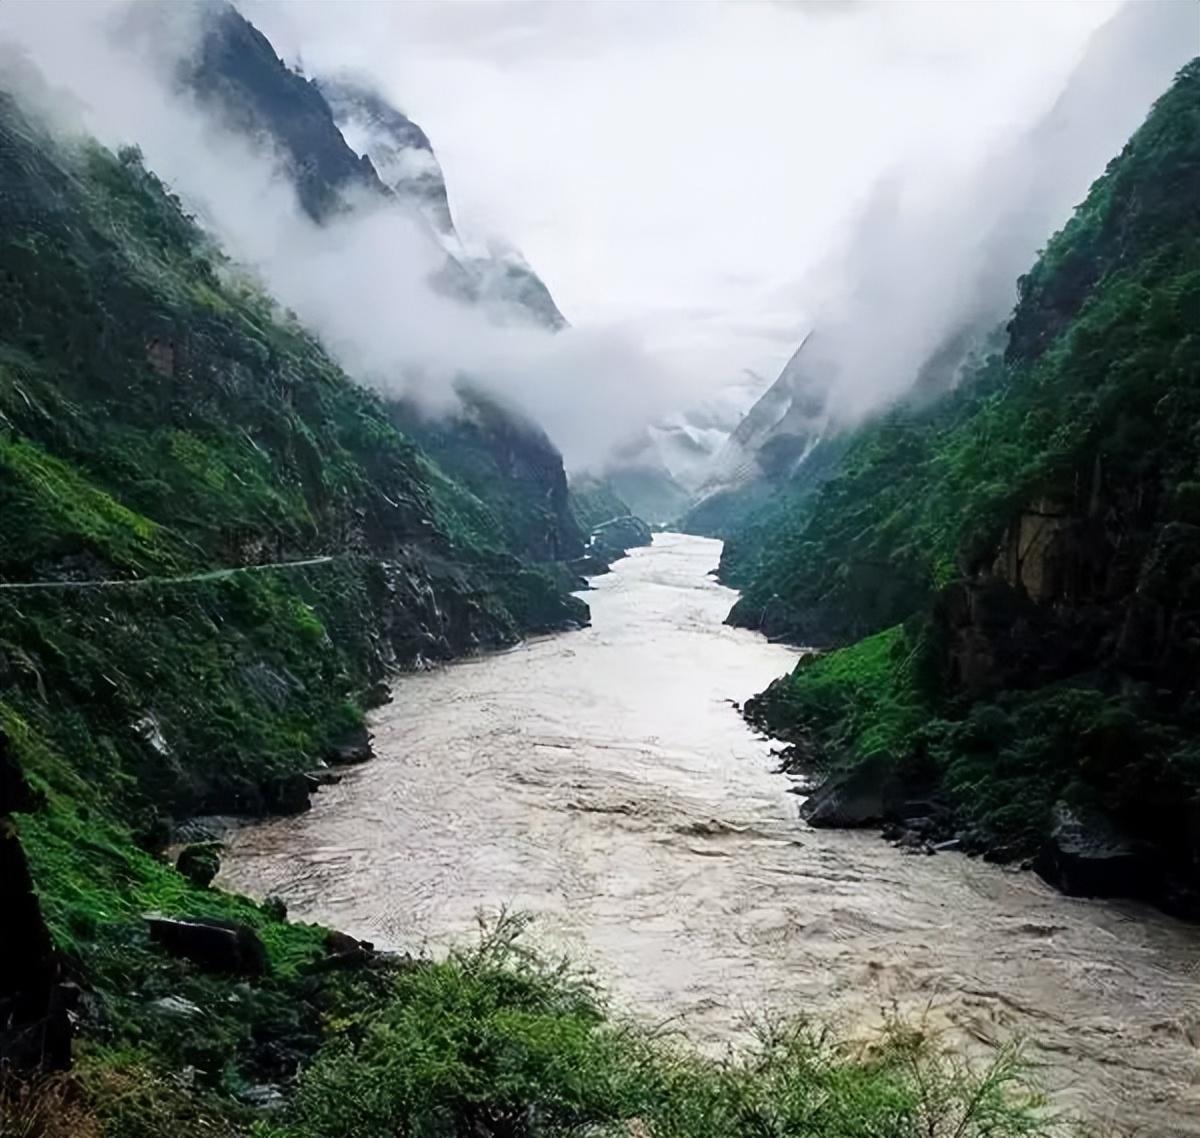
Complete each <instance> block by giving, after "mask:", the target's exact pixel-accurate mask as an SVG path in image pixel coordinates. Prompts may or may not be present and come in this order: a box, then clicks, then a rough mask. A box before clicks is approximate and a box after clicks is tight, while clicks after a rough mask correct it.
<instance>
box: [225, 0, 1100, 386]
mask: <svg viewBox="0 0 1200 1138" xmlns="http://www.w3.org/2000/svg"><path fill="white" fill-rule="evenodd" d="M240 6H241V7H242V9H243V10H244V11H245V12H246V14H247V15H248V16H249V17H250V18H251V19H253V20H254V21H255V22H256V23H257V24H258V25H259V26H260V27H262V28H263V30H264V31H265V32H267V34H268V35H269V36H270V37H271V39H272V41H273V42H274V44H275V46H276V48H277V50H279V51H280V52H281V54H283V55H284V57H285V59H287V61H288V62H295V61H297V60H300V61H302V62H303V65H304V67H305V69H306V70H307V71H308V72H309V73H311V74H317V75H319V74H321V73H323V72H328V71H330V70H333V69H337V68H343V67H349V68H359V69H365V70H367V71H369V72H370V73H371V74H372V75H373V76H374V77H375V78H376V79H377V80H378V81H379V82H380V83H381V84H383V85H384V86H385V88H386V91H387V93H388V94H389V95H390V96H391V97H392V98H393V99H394V100H395V101H396V103H397V104H398V105H399V106H401V107H402V108H403V109H404V110H405V111H406V112H407V113H409V114H410V115H411V116H412V117H413V118H414V119H415V120H416V121H417V122H419V123H420V124H421V125H422V126H423V127H424V128H425V129H426V131H427V132H428V133H429V135H430V136H431V138H432V140H433V144H434V147H435V149H436V151H437V153H438V155H439V157H440V159H441V161H442V164H443V166H444V168H445V171H446V176H447V181H448V183H449V190H450V196H451V201H452V205H453V208H454V211H455V214H456V218H457V220H458V223H459V226H460V228H461V229H462V230H463V231H464V232H465V234H466V235H467V236H468V237H469V238H470V237H473V238H475V239H477V240H483V239H487V238H500V239H506V240H508V241H510V242H511V243H513V244H514V245H516V246H517V247H518V248H520V249H521V250H522V251H523V252H524V254H525V255H526V256H527V257H528V259H529V261H530V262H531V263H532V264H533V266H534V267H535V268H536V269H537V270H538V272H539V273H540V274H541V275H542V277H543V278H544V279H545V280H546V282H547V284H548V285H549V286H550V288H551V290H552V291H553V293H554V295H555V297H556V299H557V300H558V303H559V305H560V307H561V308H562V309H563V311H564V313H565V314H566V315H567V317H568V319H570V320H571V321H572V322H573V323H574V324H576V325H589V324H593V323H604V324H612V323H617V324H624V325H632V326H636V327H637V328H638V330H639V333H640V334H641V335H642V336H643V338H644V339H645V341H646V342H647V343H648V344H649V345H650V346H651V347H652V348H654V349H656V350H658V351H661V352H663V353H665V354H666V355H667V356H669V357H670V358H671V360H672V362H673V363H674V364H675V365H676V366H683V367H685V368H689V369H695V370H696V372H697V381H698V383H697V387H698V388H708V387H711V385H712V384H713V383H714V382H720V379H721V377H722V376H728V377H729V378H730V379H733V378H736V376H737V375H738V374H739V373H740V372H741V370H742V369H743V368H751V369H754V370H755V371H758V372H759V373H761V374H763V375H764V376H771V377H773V375H774V373H775V372H776V371H778V369H779V366H780V365H781V364H782V363H783V361H784V360H785V359H786V357H787V356H788V355H789V354H790V352H791V350H792V348H794V346H795V344H796V343H797V341H798V339H799V336H800V334H801V333H802V331H803V329H804V327H805V311H804V309H805V308H806V307H807V306H808V301H809V300H810V299H811V297H809V296H808V295H807V294H806V291H805V290H806V289H809V290H811V288H812V287H813V282H812V276H811V273H810V270H811V269H812V268H813V266H814V265H817V264H820V263H821V262H822V261H823V260H824V259H826V258H827V257H828V255H829V254H830V253H831V251H832V250H834V249H835V248H836V245H837V243H838V241H839V240H840V239H842V237H843V236H844V233H845V229H846V227H847V225H848V223H849V221H850V220H851V219H852V218H853V217H854V215H855V212H856V210H857V209H858V208H860V207H861V206H862V204H863V203H864V200H865V198H866V197H867V195H868V194H869V192H870V190H871V188H872V186H874V185H875V184H876V182H877V181H878V180H879V179H880V178H881V177H883V176H885V175H889V174H892V173H894V172H895V171H896V170H897V169H898V170H899V172H900V177H901V184H902V185H903V187H904V192H905V193H906V194H908V195H910V196H917V197H920V196H923V195H928V196H929V197H931V198H933V199H935V200H936V197H937V195H938V194H939V193H940V192H943V189H944V187H945V186H946V185H947V184H951V183H952V182H953V180H954V179H955V178H956V177H957V176H960V175H961V174H962V173H963V171H964V170H965V169H966V168H968V167H970V166H971V165H972V164H974V163H977V162H978V161H980V160H981V159H982V156H983V155H985V154H987V153H990V152H994V151H995V149H996V147H997V145H998V143H999V142H1000V141H1001V140H1002V139H1003V138H1004V137H1005V136H1006V135H1007V134H1009V133H1011V132H1013V131H1016V130H1019V129H1020V128H1021V127H1023V126H1027V125H1028V124H1029V123H1030V122H1031V121H1033V119H1034V118H1035V117H1036V116H1037V114H1038V113H1039V112H1041V111H1043V110H1044V109H1045V108H1046V107H1047V106H1048V104H1049V103H1050V102H1051V101H1052V100H1053V98H1054V96H1055V95H1056V93H1057V92H1058V90H1059V88H1060V87H1061V84H1062V82H1063V80H1064V78H1065V76H1066V74H1067V73H1068V71H1069V70H1070V68H1071V67H1072V65H1073V64H1074V63H1075V62H1076V61H1077V59H1078V58H1079V56H1080V55H1081V53H1082V51H1083V48H1084V44H1085V41H1086V39H1087V37H1088V35H1089V34H1090V33H1091V32H1092V31H1093V30H1094V28H1095V27H1096V26H1098V25H1099V24H1100V23H1102V22H1103V21H1104V20H1105V19H1106V18H1108V17H1109V16H1110V15H1111V14H1112V12H1113V11H1114V10H1115V7H1116V4H1115V3H1110V2H1107V0H1062V2H1055V0H1037V2H1034V0H1029V2H1019V0H1009V2H1001V3H987V2H983V0H972V2H959V3H954V2H950V0H945V2H940V3H939V2H933V0H927V2H917V3H902V2H886V3H868V2H835V0H830V2H827V3H804V2H798V3H770V2H763V3H753V2H751V3H736V4H722V3H685V2H675V3H662V4H658V3H653V2H649V0H638V2H587V0H574V2H570V0H566V2H557V3H530V2H513V3H506V2H499V0H489V2H484V3H469V2H458V3H423V2H421V0H407V2H404V3H394V4H388V3H372V2H367V3H358V2H355V0H336V2H334V0H326V2H323V0H243V2H242V3H241V4H240ZM1097 173H1099V171H1097ZM802 282H805V283H802ZM818 287H819V286H818Z"/></svg>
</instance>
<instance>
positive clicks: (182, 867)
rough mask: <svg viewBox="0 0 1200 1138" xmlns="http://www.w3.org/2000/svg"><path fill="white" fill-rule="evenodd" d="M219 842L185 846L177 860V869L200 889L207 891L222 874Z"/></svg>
mask: <svg viewBox="0 0 1200 1138" xmlns="http://www.w3.org/2000/svg"><path fill="white" fill-rule="evenodd" d="M220 850H221V845H220V843H219V842H196V843H193V844H192V845H190V846H184V847H183V849H182V850H180V852H179V857H178V858H176V859H175V868H176V869H177V870H178V871H179V872H180V873H182V874H183V876H184V877H186V878H187V879H188V880H189V881H190V882H191V883H192V884H193V885H195V886H196V887H197V888H198V889H207V888H208V887H209V886H210V885H211V884H212V880H213V878H214V877H216V876H217V874H218V873H220V872H221V854H220Z"/></svg>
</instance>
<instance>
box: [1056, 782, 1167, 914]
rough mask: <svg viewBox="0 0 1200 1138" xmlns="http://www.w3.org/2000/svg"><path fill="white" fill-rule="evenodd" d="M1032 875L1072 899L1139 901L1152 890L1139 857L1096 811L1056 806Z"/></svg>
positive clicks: (1070, 806)
mask: <svg viewBox="0 0 1200 1138" xmlns="http://www.w3.org/2000/svg"><path fill="white" fill-rule="evenodd" d="M1034 870H1035V871H1036V872H1037V874H1038V875H1039V876H1040V877H1042V878H1044V879H1045V880H1046V881H1048V882H1049V883H1050V884H1051V885H1053V886H1054V887H1055V888H1056V889H1060V890H1062V892H1064V893H1066V894H1067V895H1068V896H1071V897H1138V896H1146V895H1147V893H1150V892H1152V891H1153V889H1154V885H1155V882H1153V881H1151V880H1150V878H1151V877H1152V876H1154V875H1153V874H1152V873H1151V872H1150V870H1151V867H1150V866H1148V865H1147V864H1146V860H1145V858H1144V857H1143V856H1142V854H1141V852H1140V851H1139V850H1138V849H1137V847H1136V846H1134V845H1133V844H1132V843H1131V842H1130V841H1128V839H1126V838H1125V837H1124V836H1123V835H1122V834H1120V833H1119V832H1118V831H1117V829H1116V827H1114V826H1113V824H1112V822H1111V821H1109V819H1108V818H1106V817H1105V816H1104V815H1103V814H1101V813H1100V812H1099V811H1097V810H1092V809H1087V808H1084V807H1078V806H1072V805H1069V804H1068V803H1065V802H1058V803H1056V804H1055V807H1054V827H1053V829H1052V830H1051V832H1050V836H1049V838H1047V840H1046V842H1045V844H1044V845H1043V846H1042V849H1041V851H1040V852H1039V854H1038V856H1037V858H1036V859H1035V861H1034Z"/></svg>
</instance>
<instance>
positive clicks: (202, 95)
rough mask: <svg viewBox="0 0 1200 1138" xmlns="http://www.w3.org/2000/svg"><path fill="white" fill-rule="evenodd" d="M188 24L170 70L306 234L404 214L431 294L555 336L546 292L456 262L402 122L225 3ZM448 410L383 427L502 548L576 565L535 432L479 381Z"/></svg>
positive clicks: (413, 128) (446, 222)
mask: <svg viewBox="0 0 1200 1138" xmlns="http://www.w3.org/2000/svg"><path fill="white" fill-rule="evenodd" d="M163 8H164V6H150V9H149V11H148V15H147V18H148V19H149V20H150V21H151V27H152V29H155V28H158V27H159V25H160V24H161V23H162V21H167V22H168V27H169V26H170V25H169V21H170V20H172V19H174V18H177V17H176V16H175V15H174V14H173V13H171V12H169V11H166V12H164V10H163ZM198 15H199V32H200V34H199V36H198V50H196V51H195V52H194V53H193V54H191V55H188V56H186V57H185V59H184V61H183V62H182V63H181V65H180V81H181V82H182V83H183V84H184V85H185V86H186V87H187V88H188V89H190V90H191V91H193V92H194V93H195V94H196V95H197V96H198V98H199V100H200V101H201V104H202V105H203V106H205V107H207V108H208V109H209V111H210V112H211V113H213V114H215V115H216V116H218V118H219V119H220V120H221V122H222V123H223V124H224V125H225V126H226V127H228V128H230V129H233V130H235V131H237V132H239V133H241V134H243V135H245V136H247V137H250V138H252V139H255V140H258V141H259V142H260V144H262V145H272V146H273V147H274V148H275V149H276V150H277V151H278V152H279V153H280V154H281V155H282V157H283V165H284V169H285V170H286V172H287V173H288V175H289V176H290V178H291V179H292V180H293V182H294V184H295V186H296V190H297V195H298V198H299V200H300V202H301V204H302V205H303V207H304V209H305V210H306V212H308V213H309V215H310V216H311V217H312V218H313V219H314V220H315V221H317V222H318V223H320V222H324V221H327V220H329V219H330V218H332V217H334V216H336V215H338V214H339V213H345V212H348V211H349V212H352V211H355V210H368V209H395V210H402V211H404V212H405V213H406V215H407V216H410V217H413V218H415V219H416V220H417V221H418V223H419V226H420V227H421V228H422V229H423V230H424V231H425V232H426V234H427V235H428V239H429V241H430V243H431V245H432V246H436V249H437V250H438V252H439V255H440V256H441V258H442V268H441V269H440V270H439V271H438V272H437V274H436V275H435V279H434V281H433V282H432V283H433V285H434V287H436V288H438V289H440V290H441V291H443V292H447V293H449V294H450V295H452V296H453V297H456V298H457V299H459V300H461V301H463V302H464V303H467V304H471V305H477V306H479V307H480V309H481V310H482V311H484V312H486V313H487V314H488V316H489V318H492V319H495V320H498V321H500V322H514V321H515V322H517V323H524V324H532V325H534V326H537V327H541V328H545V329H547V330H549V331H557V330H558V329H560V328H562V327H565V324H566V322H565V320H564V319H563V318H562V314H561V313H560V312H559V311H558V309H557V307H556V306H555V304H554V301H553V299H552V298H551V297H550V294H549V291H548V290H547V289H546V288H545V285H543V284H542V282H541V281H540V280H539V279H538V278H537V276H536V274H534V273H533V272H532V270H531V269H529V268H528V266H526V265H525V264H524V262H522V261H520V260H519V258H517V257H516V255H515V254H511V255H509V256H507V257H505V258H495V257H487V256H475V255H472V254H470V253H469V252H468V250H467V249H466V247H465V245H464V243H463V242H462V240H461V239H460V237H459V235H458V233H457V231H456V230H455V228H454V222H453V218H452V216H451V213H450V206H449V199H448V196H447V193H446V185H445V179H444V177H443V176H442V172H441V168H440V166H439V165H438V162H437V159H436V157H435V155H434V153H433V149H432V146H431V145H430V143H429V139H428V138H427V136H426V135H425V133H424V132H423V131H422V130H421V129H420V128H419V127H418V126H417V125H416V124H415V123H413V122H412V121H411V120H410V119H408V118H407V116H405V115H403V114H402V113H401V112H400V111H398V110H396V109H395V108H394V107H392V106H391V105H390V104H388V103H387V102H386V101H385V100H384V99H383V98H382V97H381V96H380V95H378V94H376V93H374V92H372V91H370V90H369V89H367V88H365V87H363V86H362V85H361V84H354V83H351V82H349V81H344V80H343V81H327V82H322V83H318V82H316V81H314V80H310V79H307V78H305V77H304V76H302V75H300V74H298V73H297V72H296V71H294V70H292V69H291V68H289V67H288V66H287V65H286V64H284V62H283V61H282V60H281V59H280V58H279V57H278V56H277V55H276V54H275V50H274V48H273V47H272V46H271V44H270V42H269V41H268V40H267V39H266V37H265V36H263V35H262V33H261V32H259V31H258V30H257V29H256V28H255V27H254V26H253V25H252V24H250V23H249V22H248V21H247V20H246V19H245V18H244V17H243V16H242V15H241V14H240V13H239V12H238V11H237V10H236V9H235V8H233V7H232V6H230V5H228V4H225V3H219V2H217V3H210V4H204V5H202V6H201V7H200V8H199V10H198ZM158 34H166V33H165V32H163V31H159V33H158ZM343 126H344V127H345V128H346V130H347V131H348V132H349V134H350V137H352V138H353V139H354V140H355V142H356V144H357V145H359V146H362V147H363V148H364V149H363V152H362V153H361V154H360V153H358V152H356V151H355V150H354V149H352V148H351V147H350V145H349V143H348V142H347V141H346V135H344V134H343V132H342V127H343ZM456 398H457V402H458V409H457V410H447V411H446V412H445V413H444V414H443V415H442V416H441V418H437V419H431V418H430V416H429V415H428V414H426V413H424V412H422V411H420V410H419V409H418V408H417V407H416V406H414V405H412V404H410V403H408V402H406V401H403V400H400V401H396V402H395V403H394V404H393V406H392V407H391V409H390V414H391V417H392V419H393V421H394V422H395V423H396V424H397V425H398V426H400V427H401V428H402V429H403V430H405V431H406V432H407V433H408V434H409V435H410V436H412V437H414V438H415V439H416V440H417V441H418V442H421V443H422V444H423V445H424V446H425V447H426V449H429V450H435V451H436V452H437V455H438V459H439V462H440V463H441V464H442V465H443V467H445V468H446V469H447V470H448V471H449V472H450V473H451V474H452V475H454V476H456V477H458V478H459V479H460V480H461V481H464V482H466V483H467V484H469V485H470V486H471V487H472V488H473V491H474V493H475V494H476V495H478V496H480V497H481V498H483V499H484V500H485V501H486V502H487V504H488V505H489V507H490V508H491V509H492V511H493V513H495V514H496V515H497V517H498V518H499V519H500V526H501V529H502V530H504V531H505V532H506V533H508V534H510V535H513V540H514V541H515V542H516V544H515V545H514V547H513V548H514V550H515V551H516V552H518V553H520V554H521V555H522V556H526V557H529V558H532V559H534V560H557V559H570V558H574V557H577V556H579V555H580V554H581V553H582V550H583V537H584V535H582V534H580V533H579V532H578V531H577V529H576V527H575V523H574V520H573V516H572V514H571V511H570V509H569V508H568V506H567V505H566V497H567V494H568V490H567V480H566V474H565V472H564V470H563V464H562V457H561V455H560V453H559V452H558V450H557V448H556V447H555V446H554V444H553V443H552V442H551V441H550V439H549V438H548V437H547V436H546V434H545V432H544V431H541V430H540V429H538V428H536V427H533V426H532V425H531V424H530V423H529V422H528V419H527V417H526V416H525V415H524V414H523V413H522V412H521V411H520V410H519V409H516V408H512V407H511V406H510V404H509V402H508V401H507V400H505V399H504V398H503V397H502V394H501V393H498V392H492V391H489V389H488V385H487V377H486V376H474V377H470V378H469V379H468V380H467V381H465V382H460V383H459V384H458V385H457V386H456Z"/></svg>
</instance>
